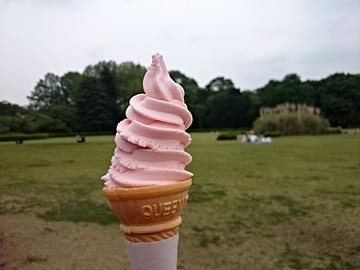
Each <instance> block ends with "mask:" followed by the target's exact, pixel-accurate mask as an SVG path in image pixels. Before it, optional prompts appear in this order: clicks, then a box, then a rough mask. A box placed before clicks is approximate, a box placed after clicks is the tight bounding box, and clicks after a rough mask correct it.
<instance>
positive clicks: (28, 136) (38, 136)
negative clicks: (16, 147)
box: [0, 133, 49, 142]
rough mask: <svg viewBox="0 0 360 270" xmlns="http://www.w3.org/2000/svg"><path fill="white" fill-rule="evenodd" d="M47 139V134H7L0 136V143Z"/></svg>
mask: <svg viewBox="0 0 360 270" xmlns="http://www.w3.org/2000/svg"><path fill="white" fill-rule="evenodd" d="M46 138H49V134H47V133H32V134H23V133H8V134H0V142H7V141H17V140H23V141H24V140H38V139H46Z"/></svg>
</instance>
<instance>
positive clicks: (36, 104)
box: [27, 73, 64, 111]
mask: <svg viewBox="0 0 360 270" xmlns="http://www.w3.org/2000/svg"><path fill="white" fill-rule="evenodd" d="M61 92H62V91H61V84H60V78H59V76H57V75H55V74H53V73H47V74H46V75H45V77H44V79H40V81H39V82H38V83H37V84H36V86H35V88H34V90H33V91H31V94H30V96H28V97H27V98H28V99H29V101H30V105H29V107H30V108H32V109H34V110H39V111H47V110H49V109H50V107H51V106H53V105H60V104H62V103H63V101H64V100H63V99H62V97H61Z"/></svg>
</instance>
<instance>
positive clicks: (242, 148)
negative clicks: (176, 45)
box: [0, 133, 360, 270]
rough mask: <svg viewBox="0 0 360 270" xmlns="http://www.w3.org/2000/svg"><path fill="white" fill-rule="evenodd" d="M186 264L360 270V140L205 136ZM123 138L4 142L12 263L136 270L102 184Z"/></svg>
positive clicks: (2, 216)
mask: <svg viewBox="0 0 360 270" xmlns="http://www.w3.org/2000/svg"><path fill="white" fill-rule="evenodd" d="M192 137H193V142H192V144H191V146H190V147H189V148H188V151H189V152H190V153H191V154H192V155H193V162H192V163H191V165H189V166H188V169H189V170H190V171H192V172H193V173H194V174H195V177H194V179H193V183H194V184H193V186H192V188H191V193H190V201H189V204H188V206H187V207H186V208H185V210H184V213H183V215H182V216H183V220H184V221H183V225H182V227H181V240H180V250H179V261H178V269H190V270H191V269H247V270H251V269H261V270H265V269H306V270H311V269H314V270H315V269H317V270H320V269H324V270H325V269H330V270H335V269H339V270H340V269H360V136H359V135H358V134H345V135H332V136H303V137H283V138H275V140H274V142H273V143H272V144H266V145H265V144H264V145H244V144H241V143H240V142H239V141H219V142H218V141H216V140H215V137H216V136H215V134H210V133H194V134H192ZM113 150H114V143H113V137H112V136H98V137H88V138H87V142H86V143H84V144H76V143H75V139H74V138H56V139H46V140H38V141H25V143H24V144H23V145H15V144H14V143H0V268H1V267H5V269H108V270H110V269H129V268H128V262H127V254H126V250H125V246H124V243H123V237H122V235H121V233H120V231H119V227H118V226H119V225H118V221H117V220H116V218H115V217H114V216H113V215H112V214H111V212H110V210H109V208H108V206H107V202H106V201H105V199H104V198H103V196H102V193H101V188H102V182H101V181H100V180H99V178H100V176H101V175H103V174H104V173H105V172H106V170H107V168H108V166H109V163H110V157H111V155H112V152H113Z"/></svg>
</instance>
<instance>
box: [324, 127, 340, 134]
mask: <svg viewBox="0 0 360 270" xmlns="http://www.w3.org/2000/svg"><path fill="white" fill-rule="evenodd" d="M341 133H344V131H343V129H342V128H341V127H334V128H328V129H327V130H326V134H341Z"/></svg>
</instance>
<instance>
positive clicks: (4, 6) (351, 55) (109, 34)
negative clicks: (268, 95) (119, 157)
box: [0, 0, 360, 104]
mask: <svg viewBox="0 0 360 270" xmlns="http://www.w3.org/2000/svg"><path fill="white" fill-rule="evenodd" d="M156 51H159V52H161V53H162V54H164V56H165V59H166V61H167V64H168V66H169V68H170V69H179V70H181V71H183V72H184V73H185V74H187V75H188V76H191V77H193V78H195V79H196V80H197V81H198V82H199V84H200V85H202V86H204V85H205V84H206V83H207V82H208V81H210V80H211V79H212V78H214V77H216V76H219V75H221V76H226V77H229V78H231V79H233V81H234V82H235V84H236V85H237V86H238V87H240V88H241V89H255V88H257V87H260V86H262V85H264V84H265V83H266V82H267V81H268V80H269V79H271V78H274V79H281V78H282V77H283V76H284V75H285V74H287V73H290V72H296V73H298V74H299V75H301V77H302V78H303V79H318V78H322V77H325V76H327V75H329V74H330V73H334V72H350V73H360V1H358V0H316V1H314V0H297V1H296V0H282V1H281V0H262V1H260V0H217V1H215V0H207V1H206V0H197V1H194V0H182V1H169V0H168V1H165V0H151V1H149V0H0V100H8V101H11V102H16V103H19V104H27V100H26V95H28V94H29V93H30V91H31V90H32V89H33V87H34V85H35V84H36V82H37V81H38V80H39V79H40V78H41V77H42V76H44V74H45V73H47V72H54V73H56V74H58V75H62V74H64V73H65V72H66V71H69V70H77V71H82V70H83V69H84V68H85V66H86V65H88V64H94V63H96V62H98V61H100V60H110V59H111V60H115V61H116V62H123V61H129V60H131V61H134V62H136V63H140V64H142V65H146V66H147V65H148V64H149V61H150V55H151V54H152V53H154V52H156Z"/></svg>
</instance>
